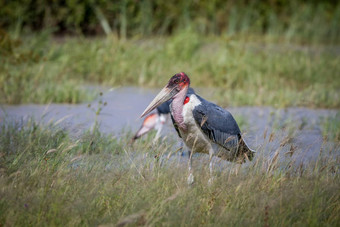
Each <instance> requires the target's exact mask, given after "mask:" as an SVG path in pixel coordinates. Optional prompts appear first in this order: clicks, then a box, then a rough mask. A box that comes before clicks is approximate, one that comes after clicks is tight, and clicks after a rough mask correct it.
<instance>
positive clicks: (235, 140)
mask: <svg viewBox="0 0 340 227" xmlns="http://www.w3.org/2000/svg"><path fill="white" fill-rule="evenodd" d="M197 97H198V98H199V100H200V101H201V105H198V106H196V107H195V109H194V110H193V116H194V118H195V121H196V123H197V124H198V126H200V127H201V129H202V131H203V133H204V134H205V135H206V136H208V137H209V139H211V140H212V141H213V142H214V143H217V144H219V145H220V146H222V147H224V148H226V149H228V150H231V149H233V148H236V147H237V146H238V145H239V142H240V140H241V131H240V129H239V127H238V125H237V123H236V121H235V119H234V118H233V116H232V115H231V113H229V112H228V111H227V110H225V109H223V108H221V107H219V106H217V105H216V104H214V103H211V102H208V101H206V100H204V99H202V98H201V97H199V96H197Z"/></svg>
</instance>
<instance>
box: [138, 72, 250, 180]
mask: <svg viewBox="0 0 340 227" xmlns="http://www.w3.org/2000/svg"><path fill="white" fill-rule="evenodd" d="M189 86H190V79H189V77H188V76H187V75H186V74H185V73H183V72H181V73H177V74H175V75H174V76H173V77H171V78H170V80H169V82H168V84H167V85H166V86H165V87H164V88H163V89H162V90H161V91H160V92H159V93H158V95H157V96H156V97H155V98H154V100H153V101H152V102H151V103H150V104H149V106H148V107H147V108H146V109H145V111H144V112H143V113H142V115H141V117H143V116H145V115H146V114H148V113H149V112H151V111H152V110H153V109H155V108H156V107H157V106H159V105H161V104H162V103H164V102H167V101H168V100H172V103H171V104H170V113H171V119H172V121H173V124H174V127H175V129H176V131H177V132H178V135H179V136H180V137H181V138H182V140H183V142H184V143H185V145H186V146H187V148H188V149H189V150H191V151H192V152H191V155H190V158H189V177H188V183H189V184H191V183H193V181H194V177H193V174H192V168H191V163H192V153H193V152H199V153H206V154H209V157H210V159H209V170H210V174H211V178H210V180H209V182H211V180H212V171H213V170H212V165H213V164H212V157H213V156H217V157H219V158H221V159H224V160H228V161H232V162H239V163H243V162H245V161H246V160H252V158H253V156H254V151H253V150H251V149H250V148H249V147H248V146H247V144H246V143H245V141H244V140H243V138H242V135H241V131H240V129H239V127H238V125H237V123H236V121H235V119H234V118H233V116H232V115H231V113H230V112H228V111H227V110H225V109H223V108H221V107H219V106H217V105H216V104H214V103H211V102H209V101H207V100H205V99H203V98H201V97H200V96H198V95H197V94H195V93H190V94H188V89H189Z"/></svg>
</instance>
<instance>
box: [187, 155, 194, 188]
mask: <svg viewBox="0 0 340 227" xmlns="http://www.w3.org/2000/svg"><path fill="white" fill-rule="evenodd" d="M192 153H193V152H190V156H189V162H188V167H189V176H188V185H192V184H193V183H194V174H193V171H192Z"/></svg>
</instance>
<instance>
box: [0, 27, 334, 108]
mask: <svg viewBox="0 0 340 227" xmlns="http://www.w3.org/2000/svg"><path fill="white" fill-rule="evenodd" d="M242 37H243V38H240V39H239V38H236V37H233V36H219V37H215V36H210V37H202V36H200V35H198V34H197V33H195V32H192V31H190V30H185V31H182V32H179V33H178V34H176V35H173V36H170V37H158V38H148V39H130V40H126V41H123V40H120V39H117V38H116V37H115V36H109V37H107V38H92V39H89V38H64V39H61V40H58V39H57V40H55V39H53V38H51V37H50V36H48V35H46V34H45V35H44V34H43V35H38V36H37V35H33V36H30V37H26V38H22V39H21V40H19V42H21V44H20V43H19V44H17V43H18V42H16V41H15V40H13V39H10V38H9V37H8V39H7V40H8V41H7V42H2V47H3V48H2V50H6V48H7V49H10V51H3V52H2V54H1V55H0V57H1V59H2V61H3V62H4V63H3V64H1V66H0V69H1V70H0V94H1V96H0V102H1V103H10V104H13V103H28V102H34V103H47V102H68V103H78V102H82V101H88V100H91V98H93V94H89V93H87V92H86V91H85V90H84V89H83V86H84V85H87V84H100V85H104V86H146V87H162V86H164V85H165V84H166V83H167V81H168V79H169V78H170V77H171V76H172V75H174V74H175V73H177V72H180V71H184V72H186V73H188V75H189V76H190V79H191V85H192V87H208V88H209V89H210V90H213V91H214V94H212V95H211V99H213V100H215V101H216V102H218V103H219V104H221V105H224V106H226V105H232V106H237V105H271V106H275V107H285V106H307V107H313V108H339V107H340V105H339V103H340V100H339V97H340V93H339V89H340V79H339V72H340V55H339V53H337V51H336V50H335V51H330V49H331V48H332V47H327V46H323V45H317V46H315V45H312V46H308V45H307V46H296V45H293V44H291V43H286V42H278V43H273V42H268V41H266V40H265V39H263V38H262V39H259V40H258V39H257V38H250V37H248V38H246V37H247V36H242ZM8 46H10V47H11V48H8ZM5 47H6V48H5ZM211 93H212V92H211Z"/></svg>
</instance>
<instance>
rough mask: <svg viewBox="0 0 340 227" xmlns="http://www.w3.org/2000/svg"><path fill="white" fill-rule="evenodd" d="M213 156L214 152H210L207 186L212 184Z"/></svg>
mask: <svg viewBox="0 0 340 227" xmlns="http://www.w3.org/2000/svg"><path fill="white" fill-rule="evenodd" d="M213 154H214V152H212V151H210V152H209V172H210V178H209V181H208V185H209V186H210V185H212V183H213V182H214V176H213V165H214V163H213Z"/></svg>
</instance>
